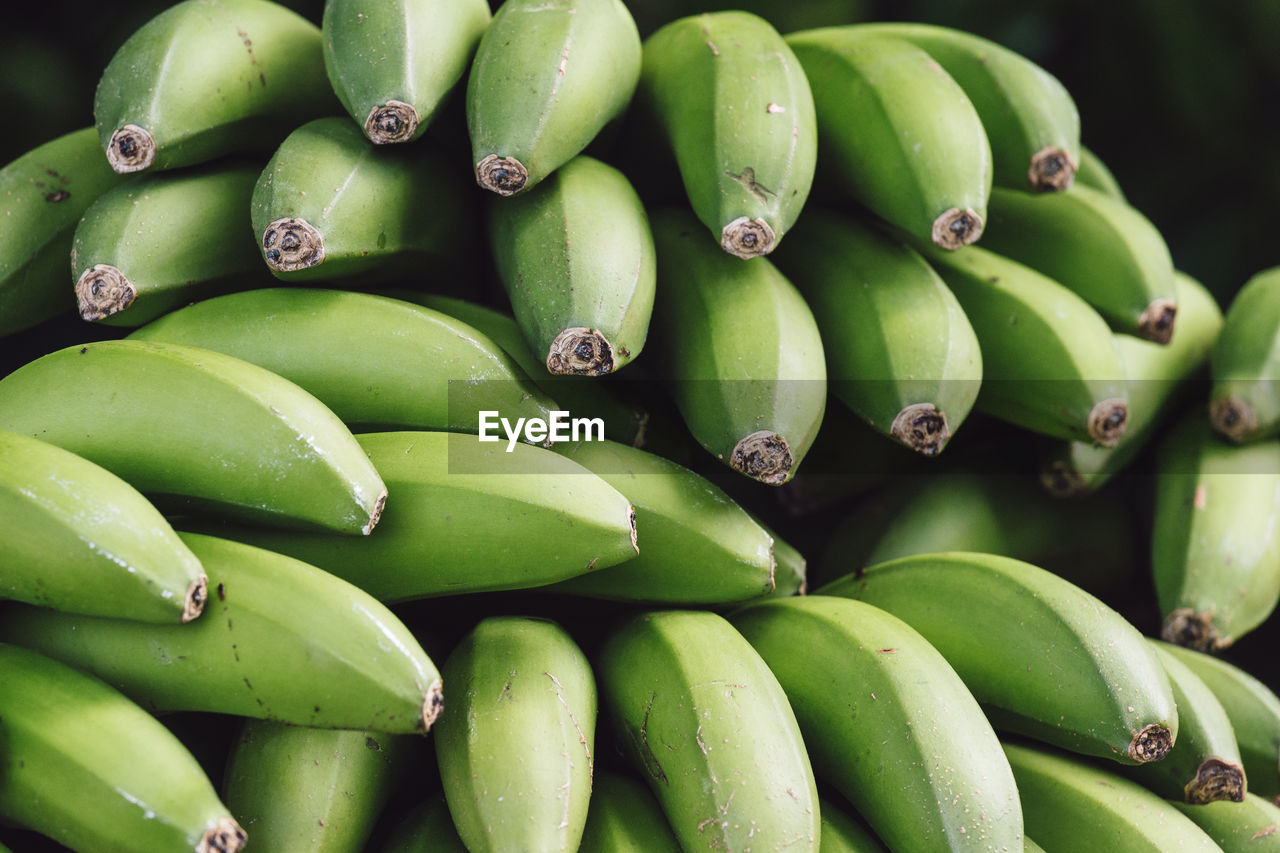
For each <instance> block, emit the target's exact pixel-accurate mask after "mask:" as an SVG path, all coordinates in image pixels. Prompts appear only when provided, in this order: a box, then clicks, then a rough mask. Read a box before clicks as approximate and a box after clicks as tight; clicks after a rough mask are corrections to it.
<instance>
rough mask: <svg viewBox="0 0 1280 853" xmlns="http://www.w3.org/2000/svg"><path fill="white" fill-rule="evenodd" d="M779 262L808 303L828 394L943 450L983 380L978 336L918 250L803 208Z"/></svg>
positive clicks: (886, 428) (908, 439)
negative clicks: (805, 213)
mask: <svg viewBox="0 0 1280 853" xmlns="http://www.w3.org/2000/svg"><path fill="white" fill-rule="evenodd" d="M777 263H778V266H779V267H780V268H781V269H782V271H783V272H784V273H786V275H787V276H788V277H789V278H790V279H791V281H793V282H794V283H795V285H796V287H798V288H799V289H800V292H801V294H803V296H804V298H805V301H806V302H807V303H808V304H809V307H810V308H811V309H813V314H814V318H815V319H816V320H817V321H818V330H819V331H820V332H821V333H822V341H823V350H824V351H825V352H826V355H827V376H828V381H829V382H830V384H831V392H832V393H833V394H834V395H835V396H836V397H838V398H839V399H840V400H841V402H843V403H844V404H845V405H847V406H848V407H849V408H850V409H852V410H853V411H854V412H856V413H857V414H858V415H859V416H860V417H862V418H863V419H864V420H866V421H867V422H868V423H870V424H871V425H872V426H873V427H875V428H876V429H877V430H879V431H880V432H882V433H884V434H885V435H888V436H890V437H891V438H893V439H895V440H896V441H898V442H900V443H901V444H904V445H906V446H907V447H910V448H912V449H913V450H917V451H919V452H920V453H923V454H924V455H926V456H933V455H936V454H938V453H940V452H941V451H942V449H943V448H944V447H945V446H946V444H947V441H948V440H949V439H950V438H951V435H952V434H953V433H954V432H955V430H957V429H958V428H959V427H960V424H961V423H962V422H963V421H964V419H965V417H966V416H967V415H968V414H969V410H970V409H971V408H972V407H973V403H974V400H975V399H976V398H977V396H978V388H979V386H980V385H981V384H982V353H981V352H979V350H978V338H977V336H976V335H975V334H974V331H973V327H972V326H971V325H969V320H968V318H967V317H965V314H964V311H963V310H961V308H960V303H959V302H957V301H956V298H955V296H954V295H953V294H952V293H951V291H950V290H948V289H947V286H946V285H945V284H943V282H942V279H941V278H940V277H939V276H938V274H937V273H936V272H935V271H934V270H933V268H932V267H930V266H929V264H928V263H927V262H926V261H925V260H924V258H922V257H920V255H919V254H918V253H917V252H915V251H913V250H912V249H910V248H908V247H907V246H905V245H903V244H901V243H900V242H898V241H896V240H893V239H891V238H888V237H885V236H883V235H882V234H881V233H880V232H878V231H874V230H872V229H870V228H868V227H866V226H865V225H863V224H861V223H859V222H857V221H856V220H853V219H849V218H847V217H844V216H839V215H836V214H831V213H827V212H825V211H822V212H816V213H810V216H809V219H808V220H807V221H806V226H805V228H804V229H803V230H802V231H801V233H800V234H799V236H797V237H796V238H795V242H794V243H792V244H789V245H788V247H787V249H785V250H783V251H782V252H780V253H779V255H778V257H777Z"/></svg>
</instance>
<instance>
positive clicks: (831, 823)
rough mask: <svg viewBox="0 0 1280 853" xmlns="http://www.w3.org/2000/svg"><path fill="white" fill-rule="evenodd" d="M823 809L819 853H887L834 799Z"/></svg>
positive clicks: (827, 801) (824, 803)
mask: <svg viewBox="0 0 1280 853" xmlns="http://www.w3.org/2000/svg"><path fill="white" fill-rule="evenodd" d="M821 811H822V846H821V847H820V848H819V853H885V847H884V845H883V844H881V843H880V842H879V841H877V840H876V838H875V836H874V835H872V834H871V833H870V832H868V831H867V830H866V829H865V828H864V827H863V826H862V824H861V823H860V822H859V821H857V820H855V819H854V818H853V817H852V816H851V815H849V814H846V813H845V812H843V811H841V810H840V809H839V808H837V807H836V805H835V803H833V802H832V801H830V800H827V799H823V800H822V809H821ZM1027 849H1028V850H1030V849H1031V848H1030V847H1028V848H1027Z"/></svg>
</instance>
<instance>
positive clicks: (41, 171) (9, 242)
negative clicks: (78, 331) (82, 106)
mask: <svg viewBox="0 0 1280 853" xmlns="http://www.w3.org/2000/svg"><path fill="white" fill-rule="evenodd" d="M121 182H122V179H121V178H120V176H118V175H117V174H116V173H115V172H114V171H112V170H111V167H110V166H108V165H107V164H106V163H104V162H103V161H102V149H101V147H99V145H98V134H97V133H96V132H95V131H94V129H93V128H91V127H86V128H84V129H83V130H77V131H73V132H72V133H68V134H66V135H65V136H60V137H58V138H57V139H54V140H52V141H50V142H46V143H45V144H44V145H41V146H39V147H38V148H33V149H32V150H30V151H28V152H27V153H26V154H23V155H22V156H21V157H19V158H18V159H17V160H14V161H13V162H12V163H9V164H8V165H6V166H5V167H4V169H0V207H2V208H3V211H4V221H5V228H4V231H3V233H2V234H0V337H4V336H5V335H11V334H13V333H14V332H20V331H22V330H23V329H26V328H29V327H31V326H34V325H36V324H38V323H42V322H44V321H45V320H48V319H49V318H50V317H54V316H56V315H57V314H58V313H60V312H62V311H70V310H72V309H74V307H75V299H73V298H72V296H71V293H70V291H69V290H68V289H67V288H65V287H64V286H63V285H62V281H63V276H64V275H65V270H66V264H67V257H68V256H69V255H70V254H71V240H72V235H74V233H75V227H76V223H77V222H79V221H80V217H81V216H82V215H84V212H85V211H86V210H88V209H89V205H91V204H93V202H94V200H95V199H97V198H98V197H99V196H101V195H102V194H103V193H105V192H106V191H107V190H109V189H111V188H112V187H114V186H117V185H119V184H120V183H121Z"/></svg>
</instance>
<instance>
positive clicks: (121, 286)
mask: <svg viewBox="0 0 1280 853" xmlns="http://www.w3.org/2000/svg"><path fill="white" fill-rule="evenodd" d="M75 291H76V303H77V307H78V309H79V311H80V317H81V318H82V319H85V320H90V321H92V320H101V319H103V318H105V317H110V316H111V315H112V314H115V313H117V312H119V311H123V310H124V309H126V308H128V307H129V306H130V305H132V304H133V300H134V299H136V298H137V296H138V290H137V288H135V287H134V286H133V282H131V281H129V277H128V276H126V275H125V274H124V273H122V272H121V271H120V270H119V269H117V268H116V267H113V266H111V265H110V264H94V265H93V266H91V267H89V268H88V269H87V270H85V271H84V272H82V273H80V278H78V279H76V287H75Z"/></svg>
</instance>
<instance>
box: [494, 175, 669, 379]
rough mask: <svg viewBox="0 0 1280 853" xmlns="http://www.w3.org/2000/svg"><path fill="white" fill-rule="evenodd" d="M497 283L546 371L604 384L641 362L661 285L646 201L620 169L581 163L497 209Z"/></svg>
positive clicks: (498, 206) (495, 242) (495, 240)
mask: <svg viewBox="0 0 1280 853" xmlns="http://www.w3.org/2000/svg"><path fill="white" fill-rule="evenodd" d="M489 211H490V216H489V235H490V243H491V245H492V246H493V256H494V262H495V263H496V265H497V268H498V275H499V277H500V278H501V279H502V284H503V286H504V287H505V288H506V291H507V296H508V297H509V298H510V299H511V306H512V309H513V310H514V312H515V317H516V322H517V323H519V324H520V330H521V331H522V332H523V333H524V337H525V340H526V341H528V344H529V346H530V347H531V348H532V349H533V351H534V352H535V353H537V354H538V355H539V356H541V354H542V353H544V352H545V353H546V370H548V371H550V372H551V373H559V374H572V375H578V376H601V375H603V374H606V373H612V372H613V371H615V370H618V369H619V368H622V367H624V366H625V365H626V364H628V363H629V362H630V361H631V360H632V359H634V358H635V357H636V356H638V355H639V354H640V351H641V349H643V348H644V341H645V337H646V335H647V334H648V332H649V316H650V314H651V313H652V312H653V294H654V285H655V279H656V276H657V269H656V264H657V262H656V259H655V258H654V254H653V235H652V234H651V233H650V231H649V220H648V218H647V217H646V215H645V211H644V206H643V205H642V204H641V203H640V197H639V196H638V195H636V191H635V190H634V189H632V187H631V184H630V183H628V182H627V179H626V177H625V176H624V175H623V174H622V173H621V172H619V171H618V170H617V169H615V168H613V167H612V166H608V165H606V164H604V163H601V162H600V161H599V160H595V159H592V158H591V157H586V156H579V157H575V158H574V159H573V160H570V161H569V162H568V163H566V164H565V165H564V166H563V167H561V168H560V169H558V170H557V171H556V172H555V174H553V175H552V176H551V177H550V178H548V179H547V180H545V181H543V182H542V184H541V185H540V186H539V187H538V188H537V191H536V192H534V191H532V190H531V191H529V192H526V193H522V194H521V195H520V196H519V197H518V198H515V199H512V200H511V201H508V202H501V203H495V204H492V205H491V206H490V208H489Z"/></svg>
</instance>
